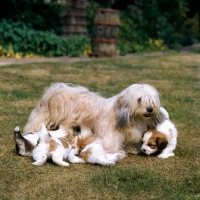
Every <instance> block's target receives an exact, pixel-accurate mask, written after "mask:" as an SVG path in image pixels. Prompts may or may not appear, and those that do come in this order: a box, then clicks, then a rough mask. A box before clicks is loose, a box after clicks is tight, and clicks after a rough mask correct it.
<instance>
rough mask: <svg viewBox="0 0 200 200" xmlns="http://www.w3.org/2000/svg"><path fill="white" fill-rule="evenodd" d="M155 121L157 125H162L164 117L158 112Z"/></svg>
mask: <svg viewBox="0 0 200 200" xmlns="http://www.w3.org/2000/svg"><path fill="white" fill-rule="evenodd" d="M156 119H157V123H162V122H163V121H164V119H165V115H164V114H163V113H162V112H161V111H159V113H158V116H157V118H156Z"/></svg>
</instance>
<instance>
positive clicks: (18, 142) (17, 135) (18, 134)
mask: <svg viewBox="0 0 200 200" xmlns="http://www.w3.org/2000/svg"><path fill="white" fill-rule="evenodd" d="M14 141H15V152H16V153H17V154H18V155H19V151H20V148H19V147H21V146H23V145H24V144H25V138H24V137H23V136H22V135H21V132H20V128H19V126H16V127H15V129H14Z"/></svg>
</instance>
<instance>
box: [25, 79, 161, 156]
mask: <svg viewBox="0 0 200 200" xmlns="http://www.w3.org/2000/svg"><path fill="white" fill-rule="evenodd" d="M163 119H164V114H163V113H162V109H161V110H160V96H159V93H158V91H157V90H156V89H155V88H154V87H152V86H150V85H148V84H133V85H131V86H129V87H128V88H126V89H125V90H123V91H122V92H121V93H119V94H118V95H116V96H113V97H111V98H103V97H102V96H100V95H99V94H97V93H93V92H91V91H89V90H88V89H86V88H84V87H81V86H74V85H72V84H65V83H54V84H52V85H51V86H50V87H49V88H47V89H46V90H45V92H44V94H43V96H42V99H41V100H40V101H39V103H38V105H37V106H36V108H35V109H34V110H33V111H32V113H31V114H30V116H29V119H28V123H27V124H26V126H25V128H24V132H25V133H28V132H35V131H38V130H39V128H40V126H41V124H42V123H44V124H45V126H46V127H47V130H50V127H52V126H55V127H56V126H58V125H63V126H64V127H65V130H66V131H68V130H70V129H71V128H76V127H79V126H85V127H88V128H90V129H91V131H92V132H93V133H94V134H95V136H98V137H100V138H101V139H102V143H103V148H104V149H105V150H106V151H107V152H109V153H116V152H119V151H121V150H125V151H126V152H129V153H135V154H136V153H138V152H139V151H140V148H141V138H142V134H143V133H144V132H145V131H146V130H147V129H150V128H155V127H156V125H157V124H158V123H161V122H162V121H163Z"/></svg>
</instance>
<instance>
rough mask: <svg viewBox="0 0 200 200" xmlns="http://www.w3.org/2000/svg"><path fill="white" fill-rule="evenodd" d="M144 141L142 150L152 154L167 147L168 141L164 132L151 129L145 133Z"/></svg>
mask: <svg viewBox="0 0 200 200" xmlns="http://www.w3.org/2000/svg"><path fill="white" fill-rule="evenodd" d="M142 143H143V144H142V147H141V150H142V152H143V153H145V154H147V155H150V154H153V153H155V152H157V151H162V150H163V149H165V148H166V146H167V144H168V141H167V138H166V136H165V135H164V134H163V133H161V132H159V131H156V130H153V129H151V130H148V131H147V132H146V133H144V136H143V138H142Z"/></svg>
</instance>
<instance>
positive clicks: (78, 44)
mask: <svg viewBox="0 0 200 200" xmlns="http://www.w3.org/2000/svg"><path fill="white" fill-rule="evenodd" d="M88 44H90V40H89V38H88V37H87V36H84V35H82V36H73V37H68V38H62V37H59V36H57V35H56V34H55V33H54V32H52V31H45V32H44V31H35V30H34V29H32V28H31V26H27V25H25V24H24V23H22V22H12V21H6V20H2V21H1V22H0V46H2V47H3V49H9V48H11V49H12V50H13V52H14V53H16V52H17V53H20V54H21V55H22V56H25V55H26V54H34V55H41V56H50V57H51V56H64V55H69V56H80V55H81V54H82V53H83V51H84V48H85V46H86V45H88Z"/></svg>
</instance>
